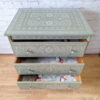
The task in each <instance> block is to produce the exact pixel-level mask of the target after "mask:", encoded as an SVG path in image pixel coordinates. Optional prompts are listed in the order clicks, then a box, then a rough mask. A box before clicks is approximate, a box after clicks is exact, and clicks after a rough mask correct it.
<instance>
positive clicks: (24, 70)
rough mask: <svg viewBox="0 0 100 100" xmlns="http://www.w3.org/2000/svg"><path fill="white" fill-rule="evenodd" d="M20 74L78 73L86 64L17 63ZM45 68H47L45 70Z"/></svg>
mask: <svg viewBox="0 0 100 100" xmlns="http://www.w3.org/2000/svg"><path fill="white" fill-rule="evenodd" d="M15 67H16V70H17V72H18V74H20V75H31V74H70V75H77V74H80V73H81V72H82V70H83V67H84V64H83V63H80V64H71V63H69V64H62V63H60V64H43V63H42V64H39V63H38V64H30V63H29V64H15ZM44 69H45V70H44Z"/></svg>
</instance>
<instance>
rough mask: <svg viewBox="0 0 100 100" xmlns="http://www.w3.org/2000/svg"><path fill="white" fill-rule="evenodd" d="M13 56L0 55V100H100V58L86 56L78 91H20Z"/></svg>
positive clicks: (97, 56)
mask: <svg viewBox="0 0 100 100" xmlns="http://www.w3.org/2000/svg"><path fill="white" fill-rule="evenodd" d="M15 60H16V57H15V56H14V55H0V100H51V99H52V100H100V56H99V55H86V56H85V63H86V65H85V68H84V70H83V72H82V74H81V76H82V81H83V84H82V86H81V88H80V89H79V90H32V91H25V90H20V89H19V88H18V86H17V84H16V80H17V78H18V74H17V72H16V70H15V68H14V66H13V64H14V62H15Z"/></svg>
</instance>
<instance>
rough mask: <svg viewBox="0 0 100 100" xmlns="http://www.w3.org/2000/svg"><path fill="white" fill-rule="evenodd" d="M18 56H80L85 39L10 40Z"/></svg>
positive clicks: (85, 43) (83, 49)
mask: <svg viewBox="0 0 100 100" xmlns="http://www.w3.org/2000/svg"><path fill="white" fill-rule="evenodd" d="M11 45H12V48H13V51H14V54H15V55H16V56H18V57H52V56H53V57H59V56H63V57H66V56H67V57H81V56H83V55H84V52H85V48H86V46H87V41H58V40H57V41H38V42H37V41H31V40H30V41H24V40H23V41H11Z"/></svg>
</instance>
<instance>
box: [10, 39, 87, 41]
mask: <svg viewBox="0 0 100 100" xmlns="http://www.w3.org/2000/svg"><path fill="white" fill-rule="evenodd" d="M11 40H12V41H13V42H87V40H86V39H39V40H37V39H29V40H25V39H22V40H13V39H11Z"/></svg>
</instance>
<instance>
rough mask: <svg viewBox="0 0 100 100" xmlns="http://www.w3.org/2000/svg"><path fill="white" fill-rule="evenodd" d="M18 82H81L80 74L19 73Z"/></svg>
mask: <svg viewBox="0 0 100 100" xmlns="http://www.w3.org/2000/svg"><path fill="white" fill-rule="evenodd" d="M18 82H81V77H80V75H77V76H71V75H66V74H61V75H56V74H51V75H42V74H41V75H38V74H35V75H20V76H19V78H18Z"/></svg>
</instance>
